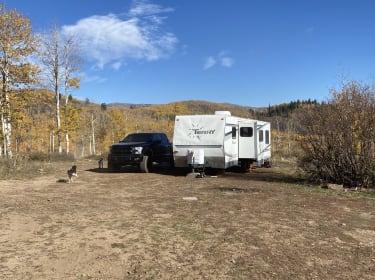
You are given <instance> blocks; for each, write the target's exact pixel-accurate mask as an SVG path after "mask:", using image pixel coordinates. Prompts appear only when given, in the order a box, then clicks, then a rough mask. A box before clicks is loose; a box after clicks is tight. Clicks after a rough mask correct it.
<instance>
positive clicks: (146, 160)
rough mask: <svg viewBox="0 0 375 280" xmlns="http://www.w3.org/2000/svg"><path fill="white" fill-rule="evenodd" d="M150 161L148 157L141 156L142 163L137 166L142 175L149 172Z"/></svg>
mask: <svg viewBox="0 0 375 280" xmlns="http://www.w3.org/2000/svg"><path fill="white" fill-rule="evenodd" d="M151 165H152V160H151V158H150V157H149V156H143V160H142V162H141V163H140V164H139V168H140V169H141V172H143V173H149V172H150V171H151Z"/></svg>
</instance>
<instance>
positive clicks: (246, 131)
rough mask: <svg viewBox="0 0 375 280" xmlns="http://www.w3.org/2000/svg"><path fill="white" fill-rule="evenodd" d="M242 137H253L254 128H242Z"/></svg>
mask: <svg viewBox="0 0 375 280" xmlns="http://www.w3.org/2000/svg"><path fill="white" fill-rule="evenodd" d="M240 136H241V137H253V128H252V127H241V128H240Z"/></svg>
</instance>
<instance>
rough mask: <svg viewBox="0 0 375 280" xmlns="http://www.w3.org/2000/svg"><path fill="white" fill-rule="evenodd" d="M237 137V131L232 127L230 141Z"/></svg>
mask: <svg viewBox="0 0 375 280" xmlns="http://www.w3.org/2000/svg"><path fill="white" fill-rule="evenodd" d="M236 136H237V129H236V127H235V126H232V139H236Z"/></svg>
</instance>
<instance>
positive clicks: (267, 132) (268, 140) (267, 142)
mask: <svg viewBox="0 0 375 280" xmlns="http://www.w3.org/2000/svg"><path fill="white" fill-rule="evenodd" d="M269 143H270V131H269V130H266V144H269Z"/></svg>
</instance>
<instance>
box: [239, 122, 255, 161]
mask: <svg viewBox="0 0 375 280" xmlns="http://www.w3.org/2000/svg"><path fill="white" fill-rule="evenodd" d="M254 147H255V142H254V122H239V137H238V157H239V158H246V159H254V158H255V150H254Z"/></svg>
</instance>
